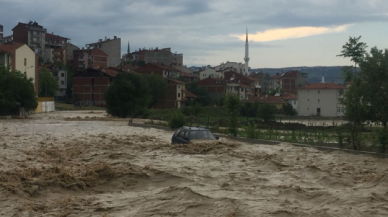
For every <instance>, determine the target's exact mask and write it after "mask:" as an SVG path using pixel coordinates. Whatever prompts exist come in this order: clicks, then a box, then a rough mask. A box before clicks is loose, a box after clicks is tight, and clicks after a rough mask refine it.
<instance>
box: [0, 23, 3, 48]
mask: <svg viewBox="0 0 388 217" xmlns="http://www.w3.org/2000/svg"><path fill="white" fill-rule="evenodd" d="M0 44H4V39H3V26H2V25H1V24H0Z"/></svg>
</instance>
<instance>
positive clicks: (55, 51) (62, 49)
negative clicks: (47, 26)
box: [44, 33, 70, 64]
mask: <svg viewBox="0 0 388 217" xmlns="http://www.w3.org/2000/svg"><path fill="white" fill-rule="evenodd" d="M68 40H70V39H69V38H65V37H62V36H59V35H54V34H53V33H52V34H50V33H46V39H45V43H46V45H45V52H44V60H45V61H47V62H51V63H54V62H61V63H63V64H66V63H67V58H66V57H67V54H66V51H67V50H66V46H67V41H68Z"/></svg>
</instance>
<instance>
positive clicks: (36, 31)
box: [12, 21, 47, 58]
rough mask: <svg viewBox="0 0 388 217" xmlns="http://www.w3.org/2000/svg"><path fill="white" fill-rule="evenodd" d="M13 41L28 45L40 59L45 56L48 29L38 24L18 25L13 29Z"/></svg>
mask: <svg viewBox="0 0 388 217" xmlns="http://www.w3.org/2000/svg"><path fill="white" fill-rule="evenodd" d="M12 31H13V41H14V42H18V43H22V44H27V45H28V46H30V47H31V48H32V49H33V50H34V51H35V53H36V54H38V55H39V57H43V58H44V56H45V53H44V51H45V50H44V49H45V42H46V33H47V29H45V28H43V26H41V25H39V24H38V23H37V22H32V21H30V22H29V23H20V22H19V23H18V24H17V25H16V26H15V27H14V28H13V29H12Z"/></svg>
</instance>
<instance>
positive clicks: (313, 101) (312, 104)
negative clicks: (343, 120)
mask: <svg viewBox="0 0 388 217" xmlns="http://www.w3.org/2000/svg"><path fill="white" fill-rule="evenodd" d="M345 89H346V87H344V86H341V85H338V84H334V83H314V84H309V85H306V86H304V87H301V88H299V89H298V110H297V111H298V115H299V116H323V117H340V116H343V115H344V106H343V104H342V96H343V92H344V90H345Z"/></svg>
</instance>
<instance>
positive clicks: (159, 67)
mask: <svg viewBox="0 0 388 217" xmlns="http://www.w3.org/2000/svg"><path fill="white" fill-rule="evenodd" d="M135 72H137V73H140V74H157V75H160V76H162V77H164V78H170V79H177V78H179V76H180V72H179V70H178V69H176V68H174V67H172V66H170V65H167V64H164V63H147V64H145V65H144V66H141V67H139V68H137V69H135Z"/></svg>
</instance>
